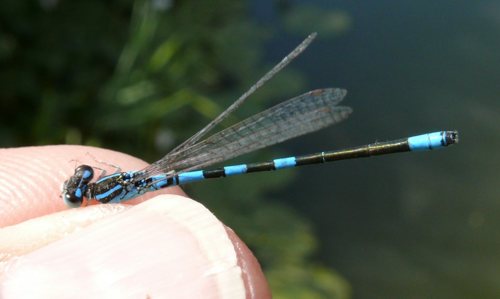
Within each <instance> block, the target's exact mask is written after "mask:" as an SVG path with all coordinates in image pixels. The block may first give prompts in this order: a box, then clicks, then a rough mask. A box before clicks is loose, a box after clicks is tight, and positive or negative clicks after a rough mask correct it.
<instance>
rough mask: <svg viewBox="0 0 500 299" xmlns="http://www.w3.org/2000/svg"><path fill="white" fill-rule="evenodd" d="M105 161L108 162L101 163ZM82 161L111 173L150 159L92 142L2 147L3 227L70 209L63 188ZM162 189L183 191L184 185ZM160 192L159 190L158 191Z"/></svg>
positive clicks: (0, 193)
mask: <svg viewBox="0 0 500 299" xmlns="http://www.w3.org/2000/svg"><path fill="white" fill-rule="evenodd" d="M96 159H99V161H104V162H105V163H106V164H104V165H101V164H102V163H103V162H99V161H98V160H96ZM80 164H87V165H91V166H98V167H100V168H106V170H107V171H108V174H110V173H112V172H113V171H116V169H113V167H109V165H117V166H120V167H121V168H122V170H124V171H125V170H137V169H141V168H143V167H145V166H147V163H145V162H144V161H141V160H140V159H137V158H134V157H131V156H129V155H126V154H123V153H119V152H115V151H111V150H107V149H101V148H96V147H90V146H76V145H57V146H36V147H22V148H11V149H1V150H0V227H4V226H8V225H13V224H17V223H20V222H22V221H26V220H28V219H31V218H35V217H40V216H43V215H47V214H51V213H55V212H58V211H63V210H67V209H68V207H67V206H66V205H65V204H64V202H63V199H62V198H61V188H62V185H63V183H64V181H66V180H67V179H68V178H69V177H70V176H71V175H73V174H74V171H75V168H76V167H77V166H78V165H80ZM160 192H162V193H175V194H179V195H183V194H184V193H183V192H182V190H181V189H180V188H168V190H162V191H160ZM156 195H157V194H156ZM152 196H153V195H151V194H147V195H145V196H141V197H140V198H138V199H136V200H131V201H129V202H127V204H137V203H140V202H142V201H144V200H146V199H149V198H151V197H152Z"/></svg>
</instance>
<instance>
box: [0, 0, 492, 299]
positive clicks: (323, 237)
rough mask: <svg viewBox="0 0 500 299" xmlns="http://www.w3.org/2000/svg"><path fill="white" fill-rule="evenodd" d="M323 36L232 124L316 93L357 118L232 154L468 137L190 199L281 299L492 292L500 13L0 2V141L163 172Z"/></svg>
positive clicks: (358, 5)
mask: <svg viewBox="0 0 500 299" xmlns="http://www.w3.org/2000/svg"><path fill="white" fill-rule="evenodd" d="M209 2H210V3H209ZM312 31H317V32H318V33H319V36H318V38H317V39H316V41H315V42H314V43H313V44H312V45H311V46H310V48H309V49H308V50H307V51H306V52H305V53H304V54H303V55H302V56H301V57H299V58H298V59H297V60H296V61H295V62H294V63H293V64H292V65H291V66H290V67H288V68H287V69H286V70H285V71H283V72H282V73H281V74H279V75H278V77H277V78H275V79H274V80H273V81H272V82H270V83H268V84H267V86H265V87H264V88H263V89H262V90H260V91H259V92H257V93H256V94H255V96H254V97H252V99H251V100H250V101H249V103H247V104H246V105H245V106H244V107H243V108H242V109H241V111H239V112H238V113H237V115H236V116H235V117H234V118H233V119H231V121H232V122H234V121H237V120H238V119H241V118H242V117H245V116H247V115H250V114H252V113H255V112H257V111H259V110H261V109H263V108H265V107H268V106H270V105H271V104H272V103H276V102H278V101H280V100H283V99H286V98H288V97H291V96H294V95H297V94H300V93H302V92H305V91H307V90H310V89H314V88H321V87H342V88H346V89H348V91H349V94H348V96H347V98H346V99H345V102H344V104H345V105H349V106H351V107H353V109H354V114H353V115H352V116H351V117H350V119H349V120H348V121H347V122H344V123H342V124H339V125H337V126H335V127H332V128H329V129H326V130H323V131H321V132H318V133H316V134H312V135H310V136H305V137H301V138H299V139H298V140H293V141H290V142H287V143H285V144H284V145H282V146H278V147H274V148H273V149H268V150H264V151H261V152H260V153H256V154H251V155H247V156H245V157H242V158H241V159H238V161H259V160H263V159H268V158H272V157H275V156H280V155H283V156H286V155H290V154H305V153H309V152H316V151H321V150H329V149H336V148H342V147H349V146H353V145H361V144H365V143H370V142H374V141H383V140H388V139H395V138H399V137H404V136H408V135H416V134H421V133H425V132H432V131H439V130H445V129H457V130H459V131H460V134H461V143H460V144H459V145H457V146H454V147H451V148H448V149H445V150H440V151H435V152H425V153H408V154H400V155H392V156H385V157H378V158H372V159H360V160H354V161H343V162H338V163H333V164H330V165H322V166H311V167H304V168H301V169H294V170H286V171H282V172H276V173H264V174H253V175H248V176H244V177H239V178H231V179H225V180H218V181H214V182H204V183H200V184H196V185H193V186H189V187H188V188H187V191H188V192H189V193H190V194H192V195H193V197H194V198H196V199H197V200H200V201H202V202H203V203H204V204H205V205H207V206H208V207H209V208H210V209H211V210H213V211H214V213H215V214H216V215H217V216H218V217H220V218H221V219H222V220H223V221H224V222H225V223H226V224H228V225H229V226H231V227H233V228H234V229H235V230H236V231H237V233H238V234H239V235H240V236H241V237H242V238H243V239H244V240H245V241H246V242H247V243H248V244H249V245H250V247H251V248H252V249H253V250H254V252H255V253H256V255H257V256H258V258H259V260H260V261H261V263H262V265H263V268H264V270H265V271H266V275H267V277H268V279H269V280H270V283H271V286H272V288H273V293H274V295H275V297H276V298H498V297H499V295H500V287H499V284H498V277H500V270H499V269H500V254H499V253H498V251H497V249H499V248H500V237H499V234H498V231H499V230H500V221H499V220H498V217H497V216H496V215H497V213H498V212H499V211H500V204H499V199H500V198H499V192H498V186H499V183H500V182H499V179H498V169H499V167H500V162H499V161H500V160H499V158H498V154H497V148H498V147H499V146H500V142H499V138H498V134H499V132H500V126H499V122H498V120H499V117H500V113H499V111H500V109H499V108H500V104H499V101H498V96H499V95H500V84H499V81H500V55H499V53H500V38H499V36H500V34H499V33H500V2H498V1H486V0H480V1H451V0H443V1H437V2H436V1H418V2H414V1H376V2H367V1H363V2H359V1H318V0H316V1H286V0H280V1H264V0H259V1H248V2H245V1H231V0H216V1H187V0H186V1H166V0H156V1H152V2H150V1H130V0H128V1H126V0H122V1H108V2H106V4H103V3H102V2H101V1H83V0H82V1H61V0H59V1H57V0H39V1H14V0H6V1H2V2H1V3H0V124H1V125H0V145H2V146H4V147H10V146H25V145H42V144H60V143H75V144H86V145H94V146H100V147H107V148H112V149H115V150H120V151H124V152H127V153H130V154H134V155H136V156H138V157H141V158H143V159H145V160H147V161H154V160H155V159H158V158H160V157H161V156H163V155H164V154H165V153H166V152H168V150H169V149H170V148H172V147H173V146H174V145H175V144H176V143H179V142H181V141H182V140H183V139H185V138H187V137H188V136H189V135H191V134H193V133H194V132H195V131H196V130H197V129H199V128H201V127H202V126H203V124H205V123H207V122H208V121H209V119H211V118H213V117H215V116H216V115H217V114H218V113H219V112H220V111H222V110H223V109H224V107H226V106H227V105H228V104H229V103H231V102H232V101H233V100H234V99H236V98H237V97H238V96H239V94H241V93H242V92H244V90H245V89H246V88H248V87H249V86H250V85H251V84H252V83H253V82H255V81H256V80H257V79H258V78H259V76H261V75H262V74H263V73H264V72H265V71H266V70H267V69H269V68H270V67H271V66H272V65H273V64H274V63H276V62H277V61H279V60H280V59H281V58H282V57H283V56H284V55H285V54H286V53H288V51H289V50H291V49H292V48H293V47H294V46H296V45H297V44H298V43H299V42H300V41H301V40H302V39H303V38H304V37H305V36H307V34H309V33H310V32H312ZM229 123H231V122H229Z"/></svg>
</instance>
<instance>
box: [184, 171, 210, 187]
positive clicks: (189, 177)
mask: <svg viewBox="0 0 500 299" xmlns="http://www.w3.org/2000/svg"><path fill="white" fill-rule="evenodd" d="M204 179H205V176H204V175H203V170H196V171H188V172H184V173H179V174H178V182H179V183H178V185H182V184H187V183H192V182H198V181H201V180H204Z"/></svg>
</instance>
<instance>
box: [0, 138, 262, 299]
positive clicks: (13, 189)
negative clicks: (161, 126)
mask: <svg viewBox="0 0 500 299" xmlns="http://www.w3.org/2000/svg"><path fill="white" fill-rule="evenodd" d="M94 157H98V159H99V161H106V163H109V164H113V165H120V167H121V168H122V169H123V170H134V169H141V168H143V167H144V166H146V165H147V164H146V163H145V162H143V161H141V160H139V159H136V158H133V157H130V156H128V155H125V154H122V153H117V152H113V151H109V150H104V149H99V148H93V147H84V146H44V147H25V148H15V149H1V150H0V297H1V298H66V297H68V298H69V297H71V298H129V297H130V298H201V297H202V298H270V297H271V295H270V291H269V288H268V285H267V282H266V280H265V277H264V274H263V273H262V270H261V268H260V265H259V263H258V261H257V260H256V259H255V257H254V256H253V254H252V253H251V252H250V250H249V249H248V248H247V246H246V245H245V244H244V243H243V242H242V241H241V240H240V239H239V238H238V237H237V236H236V234H235V233H234V232H233V231H232V230H231V229H229V228H228V227H226V226H224V224H222V223H221V222H220V221H219V220H218V219H217V218H216V217H215V216H214V215H213V214H212V213H211V212H210V211H209V210H207V209H206V208H205V207H203V206H202V205H201V204H199V203H197V202H196V201H193V200H191V199H189V198H187V197H186V194H185V193H184V192H183V191H182V190H181V189H180V188H177V187H173V188H167V189H164V190H160V191H158V192H154V193H150V194H145V195H144V196H142V197H140V198H138V199H134V200H131V201H129V202H127V204H95V205H89V206H87V207H82V208H76V209H68V207H66V205H65V204H64V203H63V201H62V199H61V198H60V193H61V186H62V183H63V182H64V181H65V180H66V179H67V178H68V177H69V176H70V175H72V174H73V171H74V169H75V167H76V166H77V164H88V165H92V166H94V165H96V164H99V163H100V162H97V161H96V159H97V158H94ZM106 168H108V169H109V167H106Z"/></svg>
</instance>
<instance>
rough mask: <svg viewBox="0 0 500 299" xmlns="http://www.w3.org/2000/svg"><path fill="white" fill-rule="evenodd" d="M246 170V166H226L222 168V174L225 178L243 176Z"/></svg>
mask: <svg viewBox="0 0 500 299" xmlns="http://www.w3.org/2000/svg"><path fill="white" fill-rule="evenodd" d="M247 169H248V167H247V165H246V164H240V165H231V166H226V167H224V174H225V176H232V175H237V174H244V173H247Z"/></svg>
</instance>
